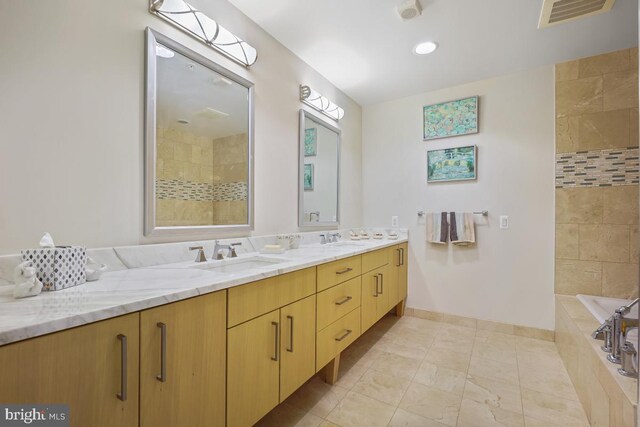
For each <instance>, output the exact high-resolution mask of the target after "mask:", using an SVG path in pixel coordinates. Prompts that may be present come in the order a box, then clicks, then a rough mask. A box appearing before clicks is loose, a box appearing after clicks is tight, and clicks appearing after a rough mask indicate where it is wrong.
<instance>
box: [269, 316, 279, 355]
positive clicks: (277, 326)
mask: <svg viewBox="0 0 640 427" xmlns="http://www.w3.org/2000/svg"><path fill="white" fill-rule="evenodd" d="M271 324H272V325H273V326H275V327H276V333H275V334H274V336H275V338H274V340H273V343H274V346H273V356H271V360H273V361H274V362H277V361H278V356H279V354H278V347H279V346H278V341H280V340H279V339H278V335H279V332H280V324H278V322H271Z"/></svg>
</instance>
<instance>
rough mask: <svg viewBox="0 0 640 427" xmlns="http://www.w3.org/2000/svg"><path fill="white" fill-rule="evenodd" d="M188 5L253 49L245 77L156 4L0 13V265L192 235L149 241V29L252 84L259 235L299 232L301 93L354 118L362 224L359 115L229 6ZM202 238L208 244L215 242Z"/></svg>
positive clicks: (212, 1)
mask: <svg viewBox="0 0 640 427" xmlns="http://www.w3.org/2000/svg"><path fill="white" fill-rule="evenodd" d="M191 3H192V4H193V5H194V6H195V7H197V8H199V9H201V10H203V11H204V12H206V13H207V14H209V15H211V16H212V17H214V18H215V19H216V20H217V21H218V22H220V23H221V24H222V25H224V26H225V27H226V28H228V29H229V30H230V31H232V32H234V33H235V34H237V35H238V36H240V37H242V38H243V39H245V40H247V41H248V42H249V43H251V44H252V45H253V46H255V47H256V49H257V50H258V61H257V62H256V64H255V65H253V66H252V67H251V68H250V69H245V68H244V67H242V66H240V65H237V64H235V63H233V62H231V61H230V60H228V59H225V58H224V57H222V56H221V55H220V54H217V53H215V52H214V51H213V50H211V49H210V48H208V47H206V46H205V45H203V44H201V43H198V42H197V41H196V40H194V39H192V38H191V37H189V36H188V35H186V34H184V33H183V32H181V31H180V30H178V29H176V28H174V27H172V26H170V25H169V24H167V23H165V22H164V21H162V20H160V19H158V18H157V17H155V16H153V15H151V14H150V13H149V11H148V9H149V1H148V0H127V1H111V2H104V1H98V0H56V1H55V2H43V1H38V0H21V1H2V2H0V38H1V39H2V40H7V41H10V42H6V43H0V93H1V94H2V96H0V117H1V118H2V119H1V120H2V121H1V123H0V132H1V135H0V152H1V153H2V155H0V198H1V199H2V208H1V209H0V254H6V253H15V252H17V251H19V250H20V249H22V248H27V247H32V246H33V245H36V244H37V242H38V241H39V239H40V237H41V236H42V234H43V233H44V232H45V231H49V232H51V233H52V235H53V236H54V238H55V239H56V241H58V242H60V244H84V245H87V246H89V247H99V246H118V245H130V244H138V243H150V242H158V241H170V240H173V241H180V240H192V239H194V238H195V237H196V236H176V237H174V238H162V239H159V238H153V239H152V238H146V237H144V236H143V211H144V209H143V200H144V197H143V188H144V187H143V185H144V179H143V155H144V146H143V137H144V81H145V79H144V46H145V42H144V29H145V28H146V27H147V26H151V27H152V28H153V29H155V30H157V31H159V32H161V33H163V34H165V35H167V36H169V37H171V38H173V39H174V40H176V41H178V42H179V43H181V44H183V45H185V46H187V47H189V48H191V49H193V50H195V51H196V52H198V53H200V54H202V55H204V56H206V57H208V58H210V59H211V60H213V61H215V62H217V63H219V64H220V65H222V66H224V67H226V68H228V69H230V70H231V71H233V72H235V73H237V74H239V75H241V76H242V77H244V78H246V79H248V80H250V81H252V82H253V83H254V84H255V150H254V154H255V231H254V234H256V235H260V234H271V233H280V232H285V233H286V232H293V231H296V230H297V229H298V227H297V223H298V221H297V220H298V214H297V209H298V114H299V109H300V108H302V104H301V103H300V101H299V94H298V91H299V85H300V84H301V83H304V84H309V85H310V86H312V87H313V88H315V89H316V90H318V91H320V92H321V93H323V94H324V95H326V96H327V97H329V98H331V99H332V100H334V101H335V102H337V103H338V104H339V105H340V106H341V107H343V108H344V109H345V117H344V119H343V120H341V121H340V123H339V126H340V128H341V129H342V131H343V132H342V136H343V139H342V152H341V155H342V158H341V192H340V195H341V201H342V205H341V215H342V224H343V225H344V226H345V227H354V226H359V225H361V216H362V206H361V185H362V177H361V172H362V169H361V109H360V106H359V105H357V104H356V103H355V102H354V101H353V100H351V99H350V98H349V97H347V96H346V95H345V94H344V93H342V92H341V91H339V90H338V89H337V88H335V87H334V86H333V85H332V84H331V83H329V82H328V81H327V80H326V79H325V78H323V77H322V76H321V75H320V74H318V73H317V72H316V71H315V70H313V69H312V68H311V67H309V66H308V65H307V64H306V63H304V62H303V61H302V60H300V59H299V58H298V57H296V56H295V55H293V54H292V53H291V52H290V51H289V50H288V49H286V48H285V47H284V46H282V45H281V44H280V43H278V42H277V41H276V40H275V39H273V38H272V37H271V36H269V35H268V34H267V33H265V32H264V31H263V30H262V29H261V28H259V27H258V26H257V25H256V24H255V23H254V22H253V21H251V20H250V19H248V18H247V17H246V16H244V15H243V14H242V13H240V12H239V11H238V10H237V9H236V8H234V7H233V6H232V5H231V4H230V3H228V2H227V1H224V0H192V1H191ZM198 237H202V238H210V237H212V235H201V236H198Z"/></svg>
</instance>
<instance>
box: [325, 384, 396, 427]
mask: <svg viewBox="0 0 640 427" xmlns="http://www.w3.org/2000/svg"><path fill="white" fill-rule="evenodd" d="M394 412H395V407H393V406H391V405H387V404H385V403H382V402H380V401H378V400H375V399H372V398H370V397H367V396H363V395H362V394H359V393H355V392H353V391H350V392H349V393H348V394H347V395H346V396H345V398H344V399H342V400H341V401H340V403H339V404H338V405H337V406H336V407H335V408H334V409H333V411H331V413H330V414H329V415H328V416H327V417H326V419H327V420H328V421H331V422H332V423H335V424H338V425H340V426H344V427H376V426H380V427H383V426H386V425H387V424H388V423H389V421H391V417H392V416H393V413H394Z"/></svg>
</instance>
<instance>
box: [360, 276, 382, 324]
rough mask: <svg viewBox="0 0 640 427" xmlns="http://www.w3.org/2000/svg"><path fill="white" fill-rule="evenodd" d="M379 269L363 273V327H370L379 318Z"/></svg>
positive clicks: (361, 304)
mask: <svg viewBox="0 0 640 427" xmlns="http://www.w3.org/2000/svg"><path fill="white" fill-rule="evenodd" d="M378 273H379V271H378V270H373V271H370V272H368V273H365V274H363V275H362V296H361V302H360V307H361V329H362V332H363V333H364V331H366V330H367V329H369V328H370V327H371V326H372V325H373V324H374V323H376V321H377V320H378V304H379V303H378V300H379V299H380V298H381V296H380V277H379V276H378Z"/></svg>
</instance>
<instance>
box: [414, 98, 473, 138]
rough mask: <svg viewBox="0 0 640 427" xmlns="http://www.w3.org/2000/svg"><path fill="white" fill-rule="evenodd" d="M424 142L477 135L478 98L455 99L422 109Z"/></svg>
mask: <svg viewBox="0 0 640 427" xmlns="http://www.w3.org/2000/svg"><path fill="white" fill-rule="evenodd" d="M423 113H424V114H423V120H424V135H423V139H424V140H425V141H427V140H430V139H438V138H447V137H449V136H459V135H468V134H470V133H478V97H477V96H472V97H470V98H464V99H457V100H455V101H448V102H441V103H439V104H434V105H425V106H424V109H423Z"/></svg>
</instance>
